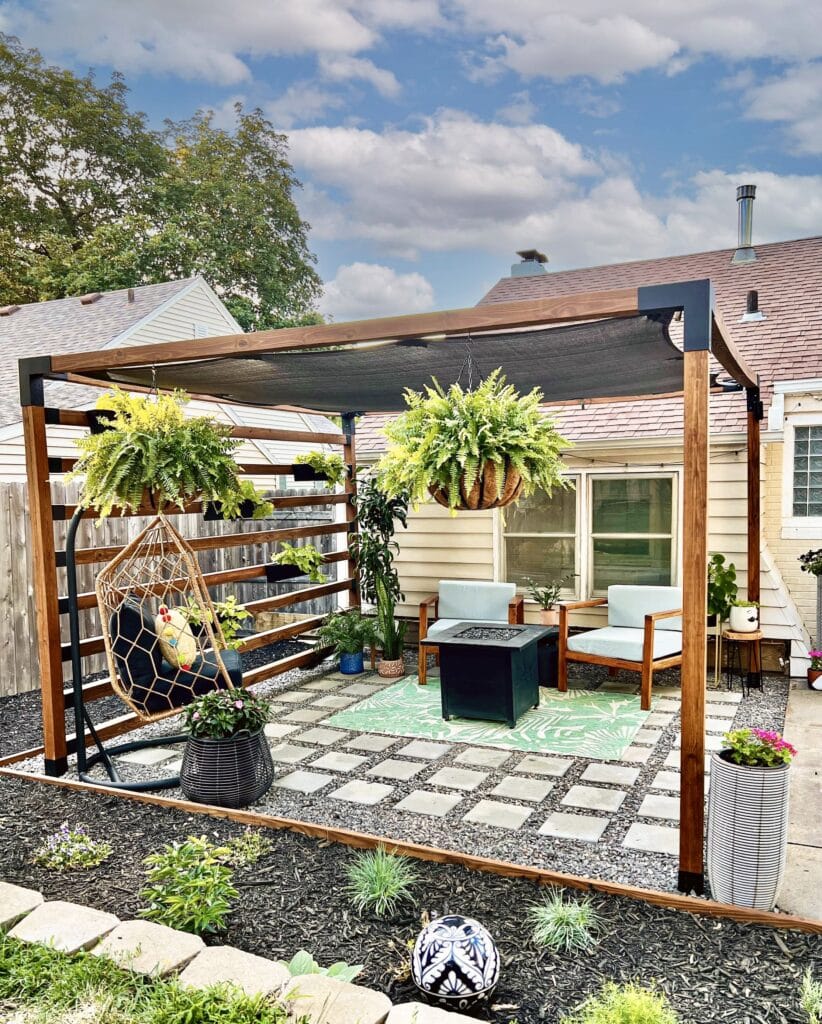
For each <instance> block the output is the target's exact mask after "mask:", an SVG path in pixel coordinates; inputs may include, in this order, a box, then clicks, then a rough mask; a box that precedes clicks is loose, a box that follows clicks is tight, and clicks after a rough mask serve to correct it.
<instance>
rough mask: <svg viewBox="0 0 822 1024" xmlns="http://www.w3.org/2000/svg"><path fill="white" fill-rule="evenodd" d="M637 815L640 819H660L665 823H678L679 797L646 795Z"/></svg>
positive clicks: (655, 794)
mask: <svg viewBox="0 0 822 1024" xmlns="http://www.w3.org/2000/svg"><path fill="white" fill-rule="evenodd" d="M637 815H638V816H639V817H640V818H662V819H663V820H665V821H679V797H678V796H660V794H659V793H648V795H647V796H646V797H645V798H644V799H643V801H642V803H641V804H640V805H639V810H638V811H637Z"/></svg>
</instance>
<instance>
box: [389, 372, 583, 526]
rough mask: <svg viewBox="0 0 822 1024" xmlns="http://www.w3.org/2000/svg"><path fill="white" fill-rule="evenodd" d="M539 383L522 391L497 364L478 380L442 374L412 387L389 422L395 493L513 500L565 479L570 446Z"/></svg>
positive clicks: (485, 502)
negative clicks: (445, 383)
mask: <svg viewBox="0 0 822 1024" xmlns="http://www.w3.org/2000/svg"><path fill="white" fill-rule="evenodd" d="M541 402H542V392H541V391H540V390H539V389H538V388H534V390H533V391H531V392H529V393H528V394H527V395H520V394H519V393H518V392H517V391H516V389H515V388H513V387H512V386H511V385H506V383H505V377H504V376H503V375H502V372H501V371H500V370H495V371H494V372H493V373H491V374H490V375H489V376H488V377H486V378H485V380H483V381H482V382H481V383H480V384H479V385H477V387H476V388H474V389H473V390H471V389H469V390H467V391H464V390H463V389H462V387H461V386H460V385H459V384H458V383H457V384H452V385H451V387H450V388H449V389H448V390H447V391H445V390H444V389H443V388H442V387H441V385H440V384H439V383H438V382H437V380H436V379H434V380H433V386H430V387H427V388H426V389H425V393H424V394H423V393H420V392H418V391H410V390H409V391H406V393H405V403H406V405H407V406H408V408H407V409H406V411H405V412H404V413H402V414H401V415H400V416H398V417H397V418H396V419H395V420H393V421H392V422H390V423H389V424H388V425H387V426H386V427H385V434H386V436H387V438H388V441H389V447H388V451H387V452H386V454H385V455H384V456H383V457H382V459H381V460H380V462H379V465H378V473H379V479H380V484H381V486H382V488H383V490H385V491H386V493H387V494H389V495H398V494H403V493H408V494H409V495H410V498H411V500H412V501H420V500H421V499H423V498H426V497H427V496H428V495H429V494H430V495H431V496H432V497H433V498H434V500H435V501H436V502H437V503H438V504H440V505H443V506H445V507H446V508H448V509H450V510H451V512H452V513H454V514H456V510H457V509H487V508H497V507H501V506H504V505H510V504H511V503H512V502H514V501H517V500H518V498H520V497H522V496H527V495H529V494H531V493H532V492H533V491H534V490H535V489H536V488H538V487H539V488H541V489H542V490H544V491H546V492H547V493H548V494H550V493H551V491H552V490H553V488H554V487H565V486H567V484H566V482H565V481H564V480H563V478H562V476H561V466H562V461H561V452H562V451H563V449H564V448H566V447H568V445H569V443H570V442H568V441H566V440H565V438H563V437H562V436H561V435H560V434H559V433H558V432H557V430H556V428H555V427H554V424H553V422H552V421H551V420H550V419H549V418H548V417H547V416H545V415H544V414H543V412H542V411H541V409H540V403H541Z"/></svg>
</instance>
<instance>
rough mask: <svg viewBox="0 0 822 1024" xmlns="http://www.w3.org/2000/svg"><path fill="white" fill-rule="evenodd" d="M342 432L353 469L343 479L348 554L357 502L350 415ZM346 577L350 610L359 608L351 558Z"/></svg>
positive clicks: (356, 575) (353, 423) (353, 426)
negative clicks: (350, 584) (349, 589)
mask: <svg viewBox="0 0 822 1024" xmlns="http://www.w3.org/2000/svg"><path fill="white" fill-rule="evenodd" d="M342 424H343V431H344V433H345V435H346V445H345V448H343V459H344V460H345V463H346V465H347V466H350V467H353V468H352V470H351V472H349V473H348V474H347V475H346V478H345V497H346V499H347V501H348V504H347V505H346V507H345V522H346V525H347V527H348V531H349V532H348V545H349V548H348V550H349V552H350V551H351V541H352V539H353V538H352V536H351V534H352V532H356V530H357V511H356V500H357V473H356V465H357V450H356V442H355V429H356V420H355V418H354V416H353V414H352V413H348V412H347V413H344V414H343V417H342ZM348 575H349V576H350V577H351V579H352V580H354V585H353V586H352V588H351V597H350V599H349V602H350V605H351V607H352V608H359V607H360V604H361V601H360V583H359V572H358V569H357V562H356V559H355V558H354V557H353V556H350V557H349V559H348Z"/></svg>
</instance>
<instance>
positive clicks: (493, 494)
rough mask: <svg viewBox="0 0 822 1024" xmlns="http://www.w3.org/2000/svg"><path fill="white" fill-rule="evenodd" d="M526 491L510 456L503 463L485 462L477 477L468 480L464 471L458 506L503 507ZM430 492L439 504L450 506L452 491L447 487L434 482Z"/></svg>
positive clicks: (467, 508)
mask: <svg viewBox="0 0 822 1024" xmlns="http://www.w3.org/2000/svg"><path fill="white" fill-rule="evenodd" d="M500 473H501V474H502V487H501V488H500V492H499V497H497V481H498V479H499V474H500ZM521 491H522V477H521V476H520V475H519V473H518V472H517V471H516V470H515V469H514V468H513V466H511V464H510V463H509V462H508V461H507V460H506V461H505V463H504V465H503V466H502V467H498V466H497V465H496V463H494V462H485V463H483V465H482V468H481V469H480V471H479V473H478V474H477V476H476V477H475V478H474V479H473V480H466V478H465V474H464V473H463V475H462V478H461V480H460V493H459V498H458V500H457V504H456V506H455V507H456V508H458V509H463V510H464V511H471V512H474V511H476V510H478V509H486V508H502V507H503V506H505V505H510V504H511V502H513V501H516V500H517V498H518V497H519V495H520V492H521ZM428 492H429V494H430V495H431V497H432V498H433V499H434V501H436V502H437V504H438V505H442V506H443V507H444V508H450V507H451V506H450V504H449V501H448V497H449V492H448V489H447V488H445V487H439V486H437V485H433V484H432V485H431V486H430V487H429V488H428Z"/></svg>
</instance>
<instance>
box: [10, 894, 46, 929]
mask: <svg viewBox="0 0 822 1024" xmlns="http://www.w3.org/2000/svg"><path fill="white" fill-rule="evenodd" d="M42 902H43V894H42V893H40V892H37V890H36V889H25V888H23V886H21V885H12V884H11V883H10V882H0V931H6V930H7V929H9V928H11V927H12V926H13V925H15V924H17V922H18V921H19V920H20V918H21V917H25V916H26V914H30V913H31V912H32V910H34V909H35V907H39V906H40V904H41V903H42Z"/></svg>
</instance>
